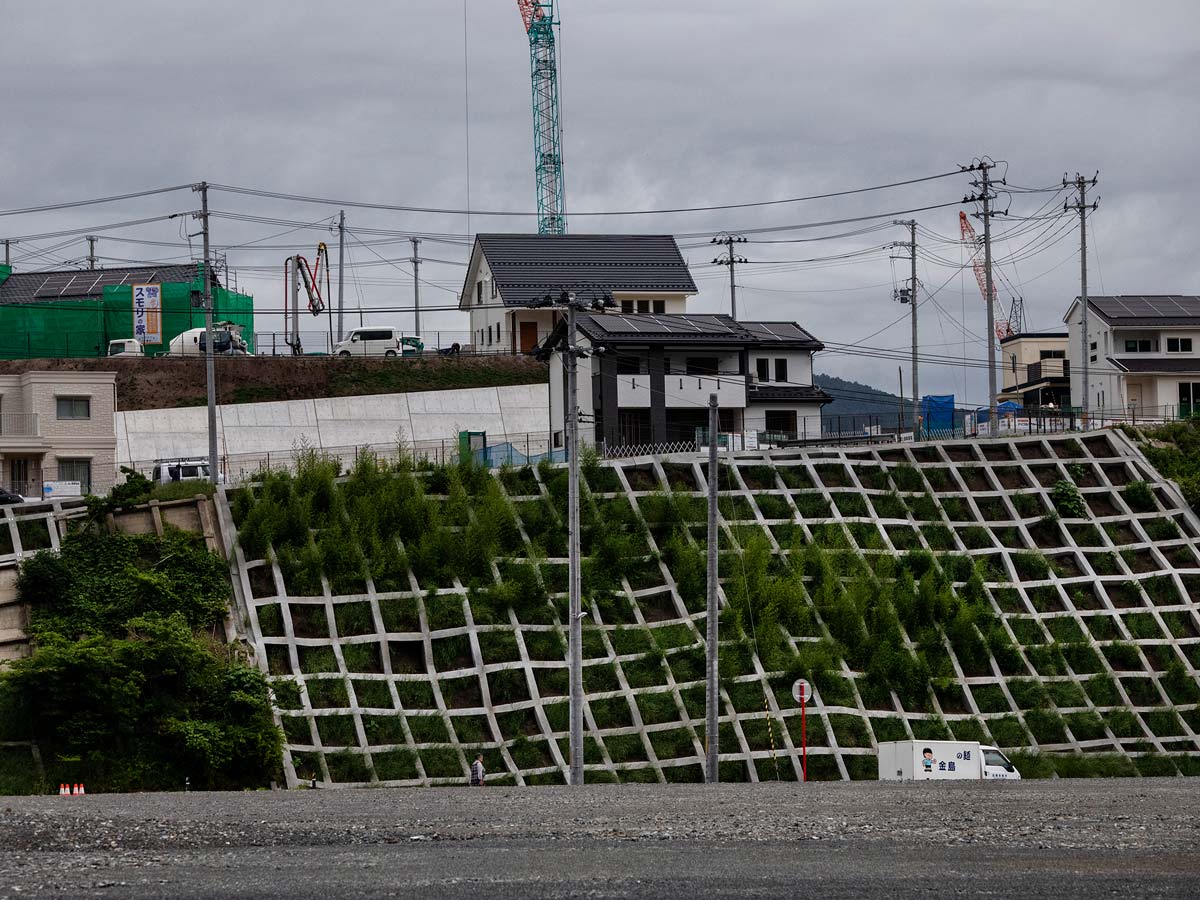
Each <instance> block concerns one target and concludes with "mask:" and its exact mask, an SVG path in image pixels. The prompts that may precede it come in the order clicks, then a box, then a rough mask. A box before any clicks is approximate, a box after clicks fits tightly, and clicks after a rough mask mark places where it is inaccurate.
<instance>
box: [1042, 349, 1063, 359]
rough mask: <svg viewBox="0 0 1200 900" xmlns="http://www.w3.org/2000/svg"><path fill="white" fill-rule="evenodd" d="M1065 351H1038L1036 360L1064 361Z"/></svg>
mask: <svg viewBox="0 0 1200 900" xmlns="http://www.w3.org/2000/svg"><path fill="white" fill-rule="evenodd" d="M1066 358H1067V351H1066V350H1040V351H1038V359H1066Z"/></svg>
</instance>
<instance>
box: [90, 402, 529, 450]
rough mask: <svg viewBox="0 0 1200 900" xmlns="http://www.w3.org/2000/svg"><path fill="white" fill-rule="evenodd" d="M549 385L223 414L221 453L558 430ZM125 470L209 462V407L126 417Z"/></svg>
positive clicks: (122, 420) (235, 407)
mask: <svg viewBox="0 0 1200 900" xmlns="http://www.w3.org/2000/svg"><path fill="white" fill-rule="evenodd" d="M549 401H550V397H549V390H548V387H547V385H544V384H528V385H506V386H503V387H491V388H471V389H469V390H444V391H417V392H412V393H406V394H375V395H370V396H365V397H330V398H321V399H317V400H282V401H278V402H273V403H238V404H229V405H223V406H218V407H217V448H218V452H219V453H220V454H221V456H223V457H234V456H240V455H247V456H248V455H263V454H267V453H286V452H289V451H291V450H294V449H295V448H296V447H298V446H301V445H307V446H309V447H313V448H316V449H332V448H346V447H355V446H359V445H364V444H375V445H379V444H394V443H395V442H396V440H397V436H398V435H399V436H402V437H403V439H404V440H405V441H406V442H408V443H410V444H416V443H419V442H422V441H440V440H455V441H457V439H458V433H459V432H460V431H467V430H470V431H486V432H487V433H488V435H489V437H491V436H493V435H494V436H496V437H499V436H500V435H504V434H509V435H525V434H529V433H533V434H545V433H546V432H548V431H549V430H550V415H549ZM114 419H115V426H116V432H117V464H118V465H125V466H128V465H132V464H145V463H147V462H150V461H153V460H155V459H167V458H179V457H197V456H198V457H204V456H207V455H208V416H207V411H206V409H205V408H204V407H202V406H200V407H189V408H184V409H147V410H135V411H131V412H118V413H116V414H115V416H114Z"/></svg>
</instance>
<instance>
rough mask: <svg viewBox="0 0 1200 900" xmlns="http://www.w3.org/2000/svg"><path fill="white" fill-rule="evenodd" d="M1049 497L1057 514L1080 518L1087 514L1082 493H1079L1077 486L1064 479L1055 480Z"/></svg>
mask: <svg viewBox="0 0 1200 900" xmlns="http://www.w3.org/2000/svg"><path fill="white" fill-rule="evenodd" d="M1050 499H1051V501H1052V502H1053V503H1054V508H1055V509H1056V510H1057V511H1058V514H1059V515H1060V516H1063V517H1065V518H1069V519H1082V518H1084V517H1086V516H1087V514H1088V508H1087V503H1085V502H1084V499H1083V495H1082V494H1080V493H1079V488H1077V487H1075V484H1074V483H1073V482H1070V481H1067V480H1066V479H1062V480H1060V481H1057V482H1055V484H1054V488H1053V490H1051V492H1050Z"/></svg>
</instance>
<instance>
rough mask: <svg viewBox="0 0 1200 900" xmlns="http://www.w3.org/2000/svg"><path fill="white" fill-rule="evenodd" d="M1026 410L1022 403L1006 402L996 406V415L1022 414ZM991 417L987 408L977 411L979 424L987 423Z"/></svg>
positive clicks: (983, 407) (976, 415) (980, 408)
mask: <svg viewBox="0 0 1200 900" xmlns="http://www.w3.org/2000/svg"><path fill="white" fill-rule="evenodd" d="M1024 409H1025V407H1023V406H1022V405H1021V404H1020V403H1016V402H1014V401H1012V400H1005V401H1004V402H1003V403H997V404H996V415H998V416H1007V415H1010V414H1013V413H1019V412H1022V411H1024ZM990 415H991V412H990V410H989V409H988V408H987V407H986V406H981V407H979V409H977V410H976V411H975V417H976V421H977V422H986V421H987V420H988V417H989V416H990Z"/></svg>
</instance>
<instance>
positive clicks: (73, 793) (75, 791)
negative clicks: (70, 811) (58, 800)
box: [71, 785, 79, 797]
mask: <svg viewBox="0 0 1200 900" xmlns="http://www.w3.org/2000/svg"><path fill="white" fill-rule="evenodd" d="M71 796H72V797H78V796H79V785H75V790H73V791H72V792H71Z"/></svg>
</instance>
